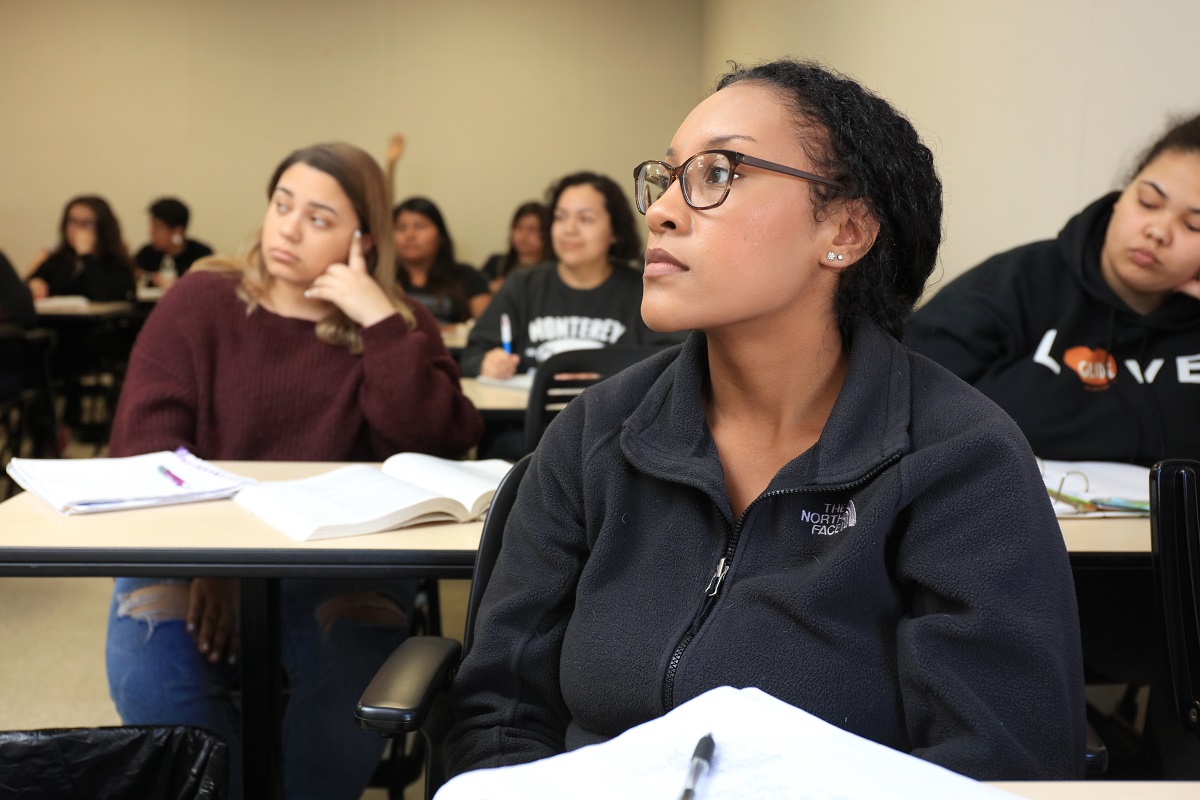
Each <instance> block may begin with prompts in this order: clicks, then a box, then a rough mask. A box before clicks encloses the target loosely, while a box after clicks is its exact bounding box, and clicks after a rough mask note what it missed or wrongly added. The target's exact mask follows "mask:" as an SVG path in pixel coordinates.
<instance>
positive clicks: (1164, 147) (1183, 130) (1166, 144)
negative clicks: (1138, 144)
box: [1129, 115, 1200, 180]
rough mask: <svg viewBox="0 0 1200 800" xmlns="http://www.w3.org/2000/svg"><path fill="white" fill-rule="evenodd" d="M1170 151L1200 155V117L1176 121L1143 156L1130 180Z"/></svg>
mask: <svg viewBox="0 0 1200 800" xmlns="http://www.w3.org/2000/svg"><path fill="white" fill-rule="evenodd" d="M1168 150H1173V151H1177V152H1181V153H1200V115H1197V116H1194V117H1189V118H1185V119H1178V120H1174V121H1173V122H1172V124H1171V127H1170V128H1168V129H1167V132H1166V133H1164V134H1163V135H1162V136H1160V137H1159V138H1158V141H1156V142H1155V143H1154V144H1152V145H1150V147H1149V149H1147V150H1146V152H1145V153H1144V154H1142V158H1141V160H1140V161H1139V162H1138V165H1137V169H1135V170H1134V171H1133V174H1132V175H1130V176H1129V179H1130V180H1133V178H1134V177H1135V176H1136V175H1137V174H1138V173H1139V172H1141V171H1142V170H1144V169H1145V168H1146V167H1147V166H1149V164H1150V162H1151V161H1153V160H1154V159H1156V158H1158V157H1159V156H1161V155H1162V154H1163V153H1165V152H1167V151H1168Z"/></svg>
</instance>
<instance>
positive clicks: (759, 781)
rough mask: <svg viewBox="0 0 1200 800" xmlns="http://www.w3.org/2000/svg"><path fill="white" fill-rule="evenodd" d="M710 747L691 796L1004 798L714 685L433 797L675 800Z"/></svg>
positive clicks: (758, 697)
mask: <svg viewBox="0 0 1200 800" xmlns="http://www.w3.org/2000/svg"><path fill="white" fill-rule="evenodd" d="M705 734H711V735H712V738H713V741H714V742H715V748H714V751H713V757H712V760H711V768H710V769H709V770H708V772H707V773H706V774H705V775H704V776H703V777H702V778H701V779H700V781H699V783H698V785H697V786H696V798H697V800H766V799H768V798H769V799H770V800H774V798H805V799H806V800H807V799H811V800H881V799H882V798H888V800H933V799H934V798H954V800H1004V798H1009V800H1011V799H1012V798H1013V797H1014V796H1013V795H1011V794H1009V793H1007V792H1004V791H1002V790H1000V789H997V788H995V787H992V786H988V785H986V784H982V783H978V782H976V781H974V780H972V779H970V778H965V777H963V776H962V775H959V774H957V773H954V772H951V771H950V770H948V769H944V768H943V767H939V766H937V765H936V764H931V763H929V762H928V761H922V760H921V759H919V758H916V757H915V756H911V755H908V754H906V753H901V752H899V751H896V750H893V749H891V748H890V747H886V746H884V745H881V744H877V743H876V742H872V741H870V740H868V739H863V738H861V737H859V736H856V735H854V734H853V733H849V732H847V731H844V730H842V729H841V728H838V727H836V726H834V725H830V724H829V723H828V722H825V721H824V720H821V719H818V718H817V717H815V716H813V715H812V714H809V713H807V712H805V711H802V710H800V709H798V708H795V707H793V706H790V705H788V704H787V703H784V702H783V701H782V700H778V699H776V698H774V697H772V696H771V695H769V694H766V693H765V692H763V691H761V690H759V689H753V688H749V689H733V688H730V687H728V686H723V687H720V688H717V689H712V690H710V691H708V692H705V693H704V694H702V695H700V696H699V697H696V698H694V699H692V700H689V701H688V702H686V703H684V704H683V705H681V706H679V707H678V708H676V709H674V710H673V711H671V712H670V713H668V714H666V715H665V716H662V717H659V718H658V719H655V720H651V721H650V722H647V723H644V724H642V725H639V726H637V727H635V728H631V729H630V730H627V731H625V733H623V734H621V735H620V736H618V737H616V738H615V739H610V740H609V741H607V742H604V743H602V744H595V745H592V746H590V747H582V748H580V749H578V750H572V751H571V752H568V753H563V754H562V755H557V756H552V757H551V758H545V759H542V760H541V761H534V762H531V763H528V764H520V765H518V766H513V767H497V768H494V769H481V770H475V771H473V772H464V773H463V774H461V775H459V776H457V777H455V778H454V779H453V780H451V781H449V782H448V783H446V784H445V785H444V786H442V788H441V789H440V790H439V791H438V793H437V796H436V800H485V799H486V800H552V799H553V800H557V799H558V798H563V797H570V798H578V799H580V800H583V799H584V798H594V799H595V800H612V799H613V798H622V800H625V798H631V799H632V800H643V799H644V800H675V798H678V797H680V796H681V790H682V789H683V788H684V783H685V779H686V778H687V775H688V767H689V765H690V763H691V759H692V754H693V752H694V750H695V748H696V744H697V742H698V741H699V739H700V738H701V737H702V736H704V735H705Z"/></svg>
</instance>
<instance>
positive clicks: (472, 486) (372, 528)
mask: <svg viewBox="0 0 1200 800" xmlns="http://www.w3.org/2000/svg"><path fill="white" fill-rule="evenodd" d="M511 466H512V465H511V464H509V463H508V462H507V461H501V460H499V459H491V460H488V461H451V460H449V459H445V458H436V457H434V456H428V455H423V454H421V453H397V454H396V455H394V456H392V457H391V458H389V459H388V460H387V461H384V462H383V465H382V467H380V468H379V469H376V468H375V467H372V466H370V465H367V464H354V465H352V466H348V467H340V468H338V469H335V470H332V471H330V472H326V473H324V474H322V475H317V476H314V477H312V478H301V479H300V480H293V481H264V482H263V483H259V484H256V485H254V486H250V487H248V488H246V489H245V490H243V491H242V492H240V493H239V494H238V495H237V497H235V498H234V502H236V503H237V504H238V505H240V506H243V507H244V508H246V509H247V510H248V511H250V512H252V513H253V514H254V515H255V516H257V517H259V518H260V519H262V520H263V521H264V522H266V523H267V524H268V525H271V526H272V527H274V528H276V529H278V530H279V531H282V532H283V533H285V534H287V535H288V536H290V537H291V538H293V539H295V540H297V541H301V542H303V541H309V540H312V539H329V538H333V537H338V536H357V535H359V534H364V533H377V532H379V531H387V530H392V529H393V528H400V527H404V526H406V525H416V524H418V523H422V522H436V521H453V522H467V521H469V520H473V519H479V518H480V517H482V516H483V514H484V513H485V512H486V511H487V509H488V506H490V505H491V503H492V496H493V495H494V494H495V493H496V487H497V486H499V485H500V479H501V478H503V477H504V476H505V474H506V473H507V472H508V470H509V468H510V467H511Z"/></svg>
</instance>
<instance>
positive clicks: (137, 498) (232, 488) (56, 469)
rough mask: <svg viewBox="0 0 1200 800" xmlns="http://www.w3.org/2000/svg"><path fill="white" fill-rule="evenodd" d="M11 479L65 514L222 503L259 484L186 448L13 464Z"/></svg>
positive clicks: (11, 462)
mask: <svg viewBox="0 0 1200 800" xmlns="http://www.w3.org/2000/svg"><path fill="white" fill-rule="evenodd" d="M8 474H9V475H11V476H12V478H13V480H15V481H16V482H17V483H19V484H20V485H21V487H22V488H24V489H25V490H26V491H29V492H31V493H33V494H35V495H37V496H38V497H40V498H41V499H42V500H44V501H46V502H47V503H49V504H50V505H51V506H52V507H53V508H54V509H55V510H56V511H58V512H59V513H60V514H92V513H96V512H98V511H120V510H122V509H127V508H147V507H150V506H165V505H171V504H174V503H195V502H198V501H201V500H219V499H221V498H224V497H231V496H233V495H234V494H235V493H236V492H237V491H238V490H240V489H241V488H242V487H243V486H247V485H249V484H252V483H254V480H253V479H251V478H247V477H244V476H242V475H234V474H233V473H231V472H226V471H225V470H223V469H219V468H218V467H216V466H213V465H212V464H210V463H209V462H207V461H205V460H203V459H201V458H198V457H197V456H194V455H192V454H191V453H189V452H188V451H187V450H185V449H184V448H182V447H181V448H179V449H178V450H175V451H170V450H163V451H161V452H158V453H147V454H145V455H140V456H128V457H125V458H14V459H12V460H11V461H9V462H8Z"/></svg>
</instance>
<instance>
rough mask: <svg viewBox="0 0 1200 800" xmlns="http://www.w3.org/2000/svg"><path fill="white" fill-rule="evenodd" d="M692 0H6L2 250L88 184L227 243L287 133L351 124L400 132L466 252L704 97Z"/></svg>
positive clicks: (479, 256) (373, 131)
mask: <svg viewBox="0 0 1200 800" xmlns="http://www.w3.org/2000/svg"><path fill="white" fill-rule="evenodd" d="M700 11H701V4H700V2H699V0H658V2H655V3H654V4H653V5H652V6H650V5H647V4H645V3H643V2H638V0H606V1H605V2H604V3H596V2H586V1H585V0H556V1H555V2H539V1H538V0H441V1H440V2H428V1H423V2H401V1H399V0H397V1H395V2H389V1H388V0H340V2H338V1H336V0H335V1H334V2H330V0H319V1H318V0H290V1H289V2H275V1H273V0H272V1H270V2H268V0H241V1H235V0H205V2H201V1H200V0H175V2H165V1H164V0H153V1H152V2H148V1H147V0H110V2H105V3H94V2H91V0H55V1H54V2H42V1H41V0H0V76H2V77H0V108H3V109H4V112H3V113H2V114H0V249H3V250H5V251H6V252H7V253H8V255H9V256H10V258H11V259H12V260H13V262H14V263H15V264H16V265H17V266H18V269H23V268H24V267H25V266H26V265H27V264H28V263H29V261H30V260H31V259H32V258H33V257H34V256H35V255H36V253H37V252H38V250H39V249H40V248H41V247H43V246H47V245H51V244H53V243H54V241H55V239H56V226H57V223H58V218H59V215H60V213H61V211H62V205H63V203H64V202H65V201H66V200H67V199H68V198H69V197H70V196H72V195H74V194H78V193H81V192H96V193H99V194H102V195H104V196H106V197H107V198H108V199H109V201H110V202H112V203H113V205H114V207H115V210H116V212H117V214H118V216H119V217H120V219H121V222H122V224H123V228H124V232H125V238H126V240H127V241H128V242H129V243H130V245H131V246H134V247H136V246H138V245H140V244H142V243H143V242H144V241H145V239H146V228H147V223H146V215H145V213H144V210H145V208H146V206H147V205H148V204H149V202H150V201H151V200H152V199H153V198H155V197H156V196H159V195H162V194H177V195H178V196H180V197H182V198H184V199H185V201H186V202H187V203H188V204H189V205H190V206H191V208H192V215H193V222H192V226H191V230H192V234H193V235H194V236H196V237H198V238H201V239H205V240H207V241H209V242H210V243H212V244H213V245H214V246H216V247H217V248H218V249H221V250H226V251H228V250H231V249H236V248H238V247H240V246H241V245H242V244H243V243H244V241H245V238H246V236H247V235H248V234H250V233H252V232H253V230H254V229H255V228H256V227H257V225H258V223H259V222H260V221H261V219H262V213H263V209H264V207H265V202H266V199H265V194H264V192H265V184H266V181H267V179H268V177H269V176H270V173H271V171H272V169H273V168H274V166H275V165H276V164H277V163H278V162H279V160H280V159H282V158H283V156H284V155H286V154H287V153H288V152H289V151H290V150H291V149H293V148H295V147H299V146H303V145H306V144H311V143H313V142H316V141H323V140H329V139H344V140H346V141H350V142H353V143H354V144H357V145H359V146H360V147H363V148H365V149H367V150H368V151H370V152H372V153H374V154H375V155H376V156H377V157H379V158H380V159H382V158H383V154H384V148H385V145H386V142H387V139H388V137H389V136H390V135H391V133H392V132H393V131H403V132H404V133H405V134H407V136H408V139H409V148H408V153H407V155H406V157H405V159H404V160H403V161H402V162H401V164H400V167H399V169H398V171H397V181H396V183H397V186H396V191H397V194H398V196H400V197H403V196H407V195H409V194H427V195H428V196H430V197H432V198H433V199H434V200H435V201H436V202H438V203H439V204H440V205H441V206H442V210H443V211H444V212H445V214H446V217H447V221H448V223H449V225H450V228H451V232H452V233H453V235H454V236H455V239H456V240H457V244H458V247H459V251H460V256H461V257H462V258H464V259H465V260H468V261H470V262H472V263H476V264H478V263H479V262H480V261H482V260H483V258H484V257H486V256H487V255H488V254H489V253H490V252H493V251H496V250H499V249H501V248H502V247H504V246H505V244H506V236H507V229H508V222H509V217H510V215H511V213H512V210H513V209H514V208H515V207H516V206H517V205H518V204H519V203H520V202H522V201H524V200H527V199H533V198H540V197H541V196H542V193H543V191H544V190H545V188H546V186H547V184H548V183H549V182H550V181H551V180H552V179H553V178H555V177H557V176H560V175H562V174H564V173H566V172H568V171H573V170H577V169H583V168H591V169H596V170H599V171H602V172H606V173H608V174H610V175H612V176H613V177H614V178H616V179H617V180H618V181H620V182H621V183H622V184H623V185H624V184H626V183H631V182H632V178H631V176H630V173H631V171H632V168H633V165H634V164H636V163H638V162H639V161H641V160H643V159H644V158H646V157H647V156H646V153H648V152H649V153H657V152H660V151H661V150H662V149H663V147H664V142H666V141H668V140H669V138H670V135H671V133H672V132H673V131H674V129H675V126H676V125H677V124H678V122H679V120H680V119H682V117H683V115H684V114H685V113H686V112H687V111H688V109H690V108H691V106H692V105H693V104H694V103H695V102H696V100H697V89H696V75H697V74H698V72H699V69H700V66H699V65H700V42H701V21H702V14H701V13H700ZM668 28H669V29H670V31H671V33H670V35H664V31H665V30H667V29H668ZM651 56H653V58H651ZM651 61H652V62H653V64H654V66H653V85H654V87H655V91H654V92H653V93H650V92H647V91H643V90H642V87H643V86H644V85H648V84H649V81H646V80H644V79H643V75H644V73H645V72H646V71H647V70H648V67H647V64H648V63H650V62H651Z"/></svg>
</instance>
